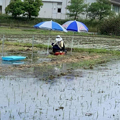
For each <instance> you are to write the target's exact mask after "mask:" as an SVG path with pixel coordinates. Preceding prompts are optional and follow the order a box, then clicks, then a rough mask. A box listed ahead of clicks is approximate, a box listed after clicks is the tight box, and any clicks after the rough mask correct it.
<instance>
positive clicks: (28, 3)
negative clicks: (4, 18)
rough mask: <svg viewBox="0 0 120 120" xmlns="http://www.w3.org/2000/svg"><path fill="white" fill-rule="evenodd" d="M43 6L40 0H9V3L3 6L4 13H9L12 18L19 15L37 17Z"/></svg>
mask: <svg viewBox="0 0 120 120" xmlns="http://www.w3.org/2000/svg"><path fill="white" fill-rule="evenodd" d="M42 6H43V3H42V0H23V1H21V0H11V1H10V4H9V5H8V6H7V7H6V8H5V12H6V14H11V15H12V16H13V17H14V18H16V17H17V16H19V15H23V16H28V18H29V19H30V18H31V17H32V16H35V17H37V16H38V15H39V11H40V8H41V7H42Z"/></svg>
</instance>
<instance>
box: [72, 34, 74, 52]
mask: <svg viewBox="0 0 120 120" xmlns="http://www.w3.org/2000/svg"><path fill="white" fill-rule="evenodd" d="M73 39H74V32H73V36H72V43H71V54H72V49H73Z"/></svg>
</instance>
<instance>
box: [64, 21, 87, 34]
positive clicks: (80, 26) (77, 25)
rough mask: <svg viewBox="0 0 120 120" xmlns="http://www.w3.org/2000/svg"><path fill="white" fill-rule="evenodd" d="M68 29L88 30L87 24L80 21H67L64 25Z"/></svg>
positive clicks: (75, 30) (76, 30)
mask: <svg viewBox="0 0 120 120" xmlns="http://www.w3.org/2000/svg"><path fill="white" fill-rule="evenodd" d="M62 26H63V27H64V28H65V29H66V30H68V31H74V32H88V28H87V26H86V25H85V24H84V23H82V22H79V21H76V20H74V21H67V22H65V23H64V24H63V25H62Z"/></svg>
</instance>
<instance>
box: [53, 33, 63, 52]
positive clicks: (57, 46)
mask: <svg viewBox="0 0 120 120" xmlns="http://www.w3.org/2000/svg"><path fill="white" fill-rule="evenodd" d="M55 40H56V42H55V43H52V46H53V53H56V52H61V53H62V52H65V44H64V41H63V39H62V38H61V36H60V35H57V36H56V39H55Z"/></svg>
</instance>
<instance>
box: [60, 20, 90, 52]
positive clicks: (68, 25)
mask: <svg viewBox="0 0 120 120" xmlns="http://www.w3.org/2000/svg"><path fill="white" fill-rule="evenodd" d="M62 26H63V27H64V28H65V29H66V30H67V31H73V32H88V28H87V26H86V25H85V24H84V23H82V22H79V21H76V20H74V21H67V22H65V23H64V24H63V25H62ZM73 39H74V38H72V44H71V52H72V47H73Z"/></svg>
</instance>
